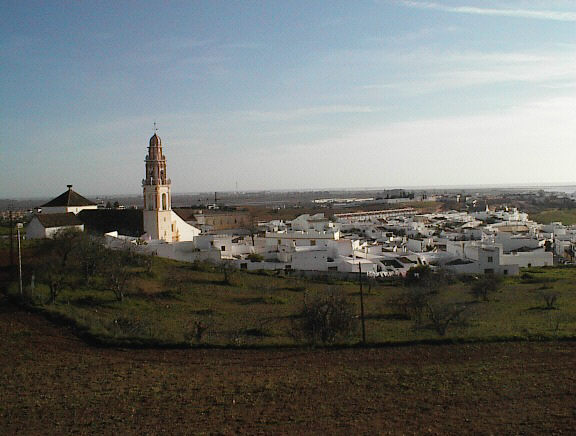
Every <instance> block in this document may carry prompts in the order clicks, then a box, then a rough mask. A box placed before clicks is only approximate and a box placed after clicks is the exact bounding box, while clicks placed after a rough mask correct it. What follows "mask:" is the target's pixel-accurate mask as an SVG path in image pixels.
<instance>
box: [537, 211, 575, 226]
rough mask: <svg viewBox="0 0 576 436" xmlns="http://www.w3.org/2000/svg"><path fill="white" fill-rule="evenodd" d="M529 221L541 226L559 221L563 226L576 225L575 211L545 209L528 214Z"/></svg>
mask: <svg viewBox="0 0 576 436" xmlns="http://www.w3.org/2000/svg"><path fill="white" fill-rule="evenodd" d="M530 219H532V220H534V221H536V222H539V223H542V224H549V223H551V222H556V221H560V222H562V223H563V224H564V225H573V224H576V209H547V210H544V211H542V212H538V213H534V214H530Z"/></svg>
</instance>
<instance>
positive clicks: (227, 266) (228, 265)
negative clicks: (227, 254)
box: [216, 260, 237, 285]
mask: <svg viewBox="0 0 576 436" xmlns="http://www.w3.org/2000/svg"><path fill="white" fill-rule="evenodd" d="M216 270H217V271H218V272H220V273H222V274H223V275H224V279H223V280H222V282H223V283H225V284H227V285H231V284H232V276H233V275H234V274H235V273H236V272H237V269H236V266H235V265H234V263H233V262H232V261H231V260H221V261H220V262H218V263H217V264H216Z"/></svg>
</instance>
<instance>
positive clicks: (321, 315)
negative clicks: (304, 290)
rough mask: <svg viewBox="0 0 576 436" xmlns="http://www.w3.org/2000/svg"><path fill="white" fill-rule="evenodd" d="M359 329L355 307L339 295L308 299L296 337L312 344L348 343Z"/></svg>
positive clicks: (295, 327)
mask: <svg viewBox="0 0 576 436" xmlns="http://www.w3.org/2000/svg"><path fill="white" fill-rule="evenodd" d="M355 326H356V317H355V315H354V306H353V305H352V304H351V303H350V302H348V300H347V299H346V298H345V297H344V296H343V295H342V294H341V293H340V292H337V291H331V292H329V293H328V294H327V295H319V296H315V297H313V298H311V299H309V300H308V299H307V298H306V295H305V298H304V303H303V306H302V308H301V309H300V311H299V312H298V314H297V317H296V319H295V321H294V323H293V329H292V330H293V336H294V337H295V338H296V339H302V340H304V341H305V342H307V343H308V344H311V345H315V344H319V343H322V344H325V345H326V344H333V343H335V342H336V341H337V340H344V339H348V338H349V337H350V336H351V335H352V333H353V331H354V328H355Z"/></svg>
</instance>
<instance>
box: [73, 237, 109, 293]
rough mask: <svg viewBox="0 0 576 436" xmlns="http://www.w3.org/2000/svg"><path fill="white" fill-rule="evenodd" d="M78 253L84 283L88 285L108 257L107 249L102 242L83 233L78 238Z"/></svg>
mask: <svg viewBox="0 0 576 436" xmlns="http://www.w3.org/2000/svg"><path fill="white" fill-rule="evenodd" d="M76 252H77V256H78V259H79V260H80V265H81V267H82V275H83V276H84V283H85V284H86V285H88V284H89V282H90V279H91V278H92V277H93V276H94V275H95V274H96V272H97V271H98V269H99V268H100V267H101V264H102V261H103V259H105V257H106V249H105V248H104V246H103V245H102V242H101V241H99V240H97V239H96V238H94V237H92V236H90V235H88V234H86V233H83V234H81V236H79V238H78V241H77V250H76Z"/></svg>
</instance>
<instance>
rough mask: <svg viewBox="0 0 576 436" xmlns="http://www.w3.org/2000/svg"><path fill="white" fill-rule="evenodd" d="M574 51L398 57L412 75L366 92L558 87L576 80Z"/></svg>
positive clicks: (422, 92)
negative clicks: (511, 85)
mask: <svg viewBox="0 0 576 436" xmlns="http://www.w3.org/2000/svg"><path fill="white" fill-rule="evenodd" d="M575 58H576V52H574V50H566V51H558V52H551V53H550V52H548V53H516V52H509V53H482V52H464V53H457V54H454V53H450V52H428V53H424V54H421V53H420V52H414V53H409V54H406V55H404V57H401V58H396V62H398V63H399V65H400V66H401V67H402V68H407V69H408V68H410V67H411V68H410V70H409V71H408V73H407V74H406V75H405V76H403V77H401V78H400V79H397V80H396V81H391V80H390V79H388V81H387V82H385V83H381V84H378V83H372V84H367V85H364V86H361V88H363V89H372V90H378V89H391V90H397V91H399V92H403V93H407V94H411V95H414V94H425V93H432V92H438V91H443V90H449V89H458V88H463V87H471V86H483V85H490V84H497V83H513V82H516V83H521V82H523V83H534V84H539V85H540V86H545V85H550V86H551V87H552V86H556V85H557V84H558V82H574V81H576V63H575V62H574V59H575Z"/></svg>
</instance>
